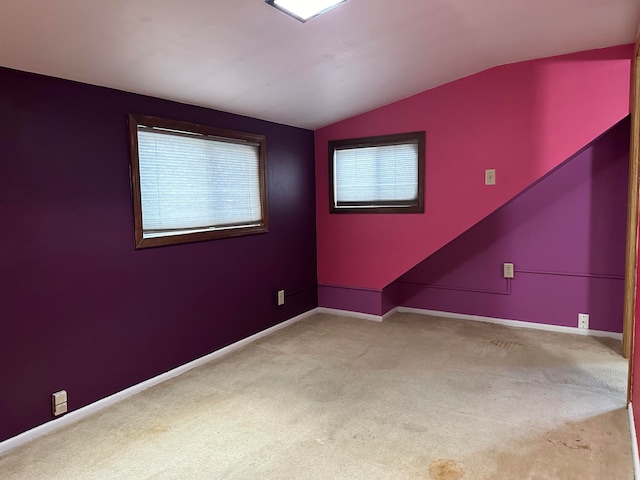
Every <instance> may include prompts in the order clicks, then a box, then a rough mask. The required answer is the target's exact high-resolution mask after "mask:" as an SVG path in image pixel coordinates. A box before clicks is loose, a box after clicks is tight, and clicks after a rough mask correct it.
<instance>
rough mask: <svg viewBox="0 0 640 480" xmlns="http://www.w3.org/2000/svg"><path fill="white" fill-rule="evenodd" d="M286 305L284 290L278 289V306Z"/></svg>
mask: <svg viewBox="0 0 640 480" xmlns="http://www.w3.org/2000/svg"><path fill="white" fill-rule="evenodd" d="M280 305H284V290H278V306H280Z"/></svg>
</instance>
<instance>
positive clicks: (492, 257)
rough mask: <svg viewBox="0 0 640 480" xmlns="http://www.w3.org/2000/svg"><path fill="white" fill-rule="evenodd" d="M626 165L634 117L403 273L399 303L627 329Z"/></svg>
mask: <svg viewBox="0 0 640 480" xmlns="http://www.w3.org/2000/svg"><path fill="white" fill-rule="evenodd" d="M628 173H629V121H628V118H627V119H625V120H623V121H621V122H620V123H619V124H617V125H616V126H615V127H614V128H613V129H611V130H610V131H609V132H607V133H606V134H605V135H603V136H602V137H601V138H599V139H598V140H596V141H595V142H593V143H592V144H591V145H589V146H588V147H587V148H585V149H584V150H583V151H582V152H580V153H579V154H577V155H576V156H575V157H573V158H572V159H570V160H569V161H567V162H566V163H565V164H563V165H561V166H560V167H559V168H557V169H556V170H554V171H553V172H552V173H551V174H549V175H548V176H546V177H545V178H543V179H542V180H541V181H540V182H538V183H537V184H535V185H534V186H532V187H531V188H530V189H528V190H527V191H525V192H524V193H522V194H521V195H519V196H518V197H517V198H515V199H514V200H513V201H511V202H509V203H508V204H507V205H505V206H503V207H501V208H500V209H498V210H497V211H496V212H494V213H492V214H491V215H489V216H488V217H487V218H485V219H484V220H482V221H481V222H480V223H478V224H477V225H475V226H474V227H472V228H471V229H469V230H468V231H466V232H465V233H463V234H462V235H461V236H459V237H458V238H456V239H455V240H453V241H452V242H450V243H449V244H448V245H446V246H445V247H443V248H442V249H440V250H439V251H437V252H436V253H435V254H433V255H431V256H430V257H429V258H427V259H426V260H424V261H423V262H421V263H420V264H419V265H417V266H416V267H414V268H413V269H411V270H410V271H409V272H407V273H406V274H405V275H403V276H402V277H400V278H399V279H398V281H397V282H396V283H395V285H396V286H397V288H398V289H399V293H398V294H397V297H396V299H397V301H398V304H399V305H401V306H405V307H414V308H423V309H427V310H438V311H446V312H455V313H465V314H472V315H480V316H487V317H494V318H506V319H513V320H522V321H529V322H536V323H546V324H553V325H562V326H570V327H576V326H577V315H578V313H587V314H589V315H590V328H592V329H596V330H604V331H609V332H622V310H623V295H624V261H625V240H626V238H625V237H626V221H627V217H626V215H627V182H628ZM504 262H512V263H514V265H515V272H516V273H515V278H514V279H513V280H506V279H504V278H503V275H502V273H503V272H502V264H503V263H504Z"/></svg>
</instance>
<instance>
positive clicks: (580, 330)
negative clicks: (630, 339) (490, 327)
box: [397, 307, 622, 340]
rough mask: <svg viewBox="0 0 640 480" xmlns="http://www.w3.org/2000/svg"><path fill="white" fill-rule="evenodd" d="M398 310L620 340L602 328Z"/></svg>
mask: <svg viewBox="0 0 640 480" xmlns="http://www.w3.org/2000/svg"><path fill="white" fill-rule="evenodd" d="M397 310H398V312H406V313H418V314H421V315H432V316H434V317H446V318H455V319H458V320H473V321H476V322H485V323H496V324H498V325H507V326H509V327H518V328H533V329H535V330H547V331H549V332H560V333H572V334H574V335H587V336H592V337H609V338H615V339H616V340H622V334H621V333H615V332H605V331H602V330H586V329H584V328H578V327H561V326H559V325H547V324H545V323H534V322H523V321H522V320H508V319H505V318H492V317H481V316H479V315H468V314H465V313H452V312H440V311H437V310H424V309H422V308H411V307H398V309H397Z"/></svg>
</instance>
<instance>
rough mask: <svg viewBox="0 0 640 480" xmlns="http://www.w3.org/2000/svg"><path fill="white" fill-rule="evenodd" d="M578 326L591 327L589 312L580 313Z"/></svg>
mask: <svg viewBox="0 0 640 480" xmlns="http://www.w3.org/2000/svg"><path fill="white" fill-rule="evenodd" d="M578 328H585V329H587V330H588V329H589V314H588V313H579V314H578Z"/></svg>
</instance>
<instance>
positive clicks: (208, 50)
mask: <svg viewBox="0 0 640 480" xmlns="http://www.w3.org/2000/svg"><path fill="white" fill-rule="evenodd" d="M639 23H640V1H638V0H396V1H389V0H349V1H347V2H346V3H345V4H343V5H341V6H339V7H337V8H335V9H334V10H331V11H330V12H328V13H327V14H325V15H322V16H320V17H317V18H315V19H313V20H311V21H309V22H308V23H306V24H303V23H300V22H298V21H296V20H294V19H293V18H290V17H288V16H287V15H285V14H283V13H282V12H280V11H278V10H276V9H275V8H273V7H271V6H269V5H267V4H266V3H265V2H264V0H182V1H178V0H103V1H98V0H56V1H51V0H49V1H45V0H0V66H5V67H10V68H15V69H19V70H26V71H30V72H37V73H42V74H46V75H51V76H55V77H61V78H67V79H72V80H77V81H81V82H86V83H92V84H95V85H103V86H107V87H112V88H117V89H121V90H126V91H130V92H136V93H142V94H147V95H153V96H157V97H162V98H167V99H171V100H177V101H180V102H184V103H191V104H195V105H202V106H206V107H211V108H215V109H219V110H225V111H229V112H234V113H240V114H244V115H249V116H252V117H257V118H262V119H266V120H272V121H275V122H280V123H285V124H289V125H295V126H300V127H305V128H312V129H313V128H318V127H321V126H324V125H327V124H330V123H333V122H336V121H338V120H342V119H345V118H348V117H350V116H353V115H356V114H358V113H362V112H365V111H368V110H371V109H373V108H376V107H379V106H381V105H385V104H387V103H390V102H393V101H395V100H399V99H401V98H404V97H407V96H409V95H412V94H414V93H418V92H421V91H423V90H426V89H428V88H432V87H434V86H437V85H440V84H443V83H446V82H449V81H451V80H454V79H457V78H460V77H463V76H466V75H470V74H472V73H475V72H478V71H481V70H484V69H486V68H489V67H492V66H496V65H500V64H504V63H511V62H516V61H520V60H527V59H531V58H539V57H546V56H551V55H556V54H562V53H569V52H575V51H580V50H587V49H593V48H601V47H608V46H613V45H620V44H624V43H632V42H633V41H634V40H635V36H636V32H637V29H638V25H639Z"/></svg>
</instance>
